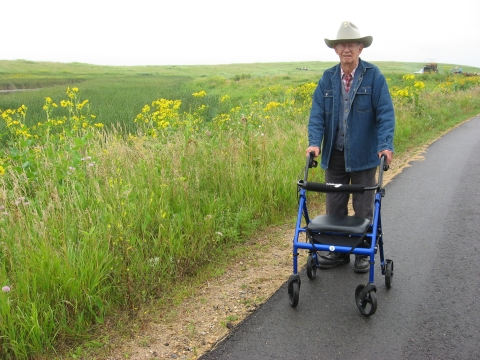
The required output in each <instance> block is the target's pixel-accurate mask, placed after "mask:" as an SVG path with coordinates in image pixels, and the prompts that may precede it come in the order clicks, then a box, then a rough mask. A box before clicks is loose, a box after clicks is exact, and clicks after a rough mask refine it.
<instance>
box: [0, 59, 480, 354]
mask: <svg viewBox="0 0 480 360" xmlns="http://www.w3.org/2000/svg"><path fill="white" fill-rule="evenodd" d="M331 65H333V64H331V63H318V62H312V63H306V64H304V63H302V64H300V65H299V64H295V63H281V64H250V65H248V64H243V65H218V66H170V67H96V66H90V65H85V64H44V63H33V62H27V61H13V62H9V61H0V89H4V90H6V89H10V90H23V89H29V90H28V91H17V92H11V93H0V114H1V119H0V287H2V291H0V357H1V358H4V359H28V358H32V357H33V358H35V357H41V356H42V355H44V354H47V353H52V352H55V350H56V349H59V348H62V349H64V348H66V347H69V346H72V347H73V346H75V345H78V344H82V343H83V342H85V341H93V340H94V338H93V337H92V334H94V332H95V330H96V329H98V328H101V327H102V324H104V323H105V321H106V319H108V318H110V317H112V316H114V315H115V314H118V313H128V314H129V315H130V316H135V315H136V314H138V313H140V312H144V311H146V309H148V308H149V307H151V306H155V305H157V304H160V303H165V302H167V303H168V302H169V301H171V299H172V296H174V294H176V291H177V289H179V288H180V287H181V284H182V282H184V281H185V280H186V279H189V278H191V277H194V276H196V275H198V274H199V273H202V271H205V269H206V268H207V267H209V266H210V267H211V265H212V264H217V263H218V264H222V263H224V262H225V260H226V257H228V256H229V255H228V249H230V248H232V247H234V246H241V244H242V243H243V242H244V241H245V240H246V239H247V238H248V237H250V236H252V234H254V233H255V232H256V231H258V230H260V229H264V228H265V227H267V226H270V225H275V224H282V223H285V222H286V221H287V220H290V219H291V218H292V216H294V215H295V214H294V211H293V209H295V208H296V201H297V198H296V187H295V183H296V181H297V180H298V176H299V173H300V172H301V170H302V169H301V167H302V165H303V162H304V149H305V148H306V145H307V143H306V141H307V136H306V135H307V134H306V125H307V118H308V113H309V108H310V104H311V96H312V94H313V91H314V89H315V87H316V83H317V82H318V79H319V78H320V76H321V74H322V72H323V71H324V70H325V69H326V68H328V67H330V66H331ZM378 65H379V67H380V68H381V70H382V71H383V73H384V74H385V76H386V78H387V80H388V83H389V86H390V92H391V95H392V98H393V101H394V104H395V110H396V116H397V128H396V134H395V148H396V152H397V154H398V156H401V155H402V154H404V153H406V152H410V151H412V150H415V149H418V148H420V147H421V146H422V145H424V144H425V143H428V142H429V141H431V140H432V139H434V138H436V137H438V136H439V135H440V134H442V133H444V132H445V131H447V130H448V129H450V128H452V127H453V126H455V125H457V124H459V123H461V122H462V121H464V120H466V119H468V118H470V117H472V116H474V115H477V114H478V113H480V86H479V85H480V77H478V76H472V77H465V76H462V75H452V74H451V73H450V72H449V71H448V70H449V68H450V67H451V66H449V65H445V66H444V68H443V71H440V72H439V73H438V74H431V75H430V74H422V75H412V74H413V71H414V70H415V69H417V68H419V64H409V63H406V64H404V63H378ZM299 67H301V68H302V69H303V68H306V69H307V70H306V71H305V70H296V68H299ZM464 69H465V72H467V71H469V72H478V71H479V70H478V69H475V68H467V67H464ZM32 89H34V90H32ZM292 211H293V212H292ZM94 342H95V344H96V345H95V346H98V347H101V346H102V345H103V344H102V343H101V341H99V340H98V339H97V340H94Z"/></svg>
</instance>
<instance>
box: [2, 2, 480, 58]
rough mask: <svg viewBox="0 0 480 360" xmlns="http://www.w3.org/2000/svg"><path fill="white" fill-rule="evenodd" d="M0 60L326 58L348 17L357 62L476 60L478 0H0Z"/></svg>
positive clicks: (479, 46) (479, 41) (479, 35)
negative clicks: (359, 47) (365, 39)
mask: <svg viewBox="0 0 480 360" xmlns="http://www.w3.org/2000/svg"><path fill="white" fill-rule="evenodd" d="M1 11H2V21H1V25H2V35H0V36H1V46H0V59H2V60H15V59H25V60H33V61H53V62H82V63H89V64H98V65H196V64H229V63H253V62H289V61H295V62H301V61H336V60H338V57H337V56H336V55H335V53H334V51H333V50H332V49H329V48H327V46H326V45H325V42H324V38H325V37H326V38H335V37H336V34H337V31H338V29H339V27H340V24H341V23H342V21H345V20H348V21H351V22H353V23H354V24H355V25H357V27H358V28H359V29H360V30H361V32H362V36H366V35H371V36H373V44H372V45H371V46H370V47H369V48H367V49H365V50H364V51H363V53H362V56H361V57H362V59H364V60H367V61H372V62H375V61H401V62H427V61H435V62H438V63H448V64H456V65H463V66H465V65H469V66H476V67H480V0H456V1H448V2H446V3H443V2H441V1H424V0H416V1H412V0H402V1H388V0H374V1H368V0H364V1H353V0H343V1H334V0H332V1H322V0H294V1H286V0H276V1H274V0H242V1H228V0H135V1H131V0H123V1H112V0H77V1H65V0H2V5H1Z"/></svg>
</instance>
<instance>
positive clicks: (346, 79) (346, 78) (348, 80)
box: [340, 68, 357, 93]
mask: <svg viewBox="0 0 480 360" xmlns="http://www.w3.org/2000/svg"><path fill="white" fill-rule="evenodd" d="M340 69H341V68H340ZM355 70H357V68H355V69H354V70H353V71H352V73H351V74H350V75H347V74H345V73H344V72H343V70H342V82H343V86H344V87H345V91H346V92H347V93H348V92H349V91H350V87H351V86H352V80H353V77H354V76H355Z"/></svg>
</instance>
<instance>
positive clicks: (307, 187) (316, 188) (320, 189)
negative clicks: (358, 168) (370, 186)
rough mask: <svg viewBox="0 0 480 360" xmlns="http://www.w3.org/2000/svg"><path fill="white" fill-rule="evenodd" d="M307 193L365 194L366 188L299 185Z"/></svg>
mask: <svg viewBox="0 0 480 360" xmlns="http://www.w3.org/2000/svg"><path fill="white" fill-rule="evenodd" d="M299 186H302V187H303V188H304V189H305V190H307V191H316V192H324V193H349V194H353V193H363V192H365V187H364V186H363V185H344V184H322V183H316V182H304V183H302V184H299Z"/></svg>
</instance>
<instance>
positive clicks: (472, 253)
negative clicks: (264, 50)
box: [200, 116, 480, 360]
mask: <svg viewBox="0 0 480 360" xmlns="http://www.w3.org/2000/svg"><path fill="white" fill-rule="evenodd" d="M423 155H424V159H423V160H420V161H415V162H412V163H411V166H410V167H408V168H406V169H405V170H404V171H403V172H402V173H400V174H398V175H397V176H396V177H395V178H394V179H393V180H392V181H391V182H390V183H389V184H387V185H386V196H385V197H384V198H383V200H382V223H383V230H384V243H385V244H384V249H385V257H386V258H390V259H392V260H393V261H394V276H393V281H392V287H391V289H390V290H387V288H386V287H385V280H384V276H382V275H381V271H380V265H376V268H375V284H376V285H377V302H378V308H377V311H376V313H375V314H374V315H373V316H371V317H368V318H367V317H364V316H363V315H361V314H360V312H359V311H358V309H357V307H356V305H355V288H356V287H357V285H359V284H363V283H366V282H367V281H368V274H356V273H354V272H353V267H352V266H353V265H352V262H351V263H350V264H349V265H344V266H341V267H337V268H334V269H329V270H319V271H317V276H316V278H315V279H313V280H309V279H308V278H307V276H306V274H305V269H303V270H302V272H301V274H300V276H301V279H302V284H301V288H300V301H299V304H298V306H297V308H291V307H290V304H289V300H288V295H287V288H286V283H285V284H284V285H283V286H282V287H281V288H280V289H279V290H278V291H277V292H276V293H275V294H274V295H273V296H272V297H271V298H270V299H269V300H268V301H267V302H266V303H265V304H263V305H262V306H261V307H260V308H259V309H258V310H257V311H255V312H254V313H253V314H252V315H250V316H249V317H248V318H247V319H245V320H244V321H243V322H242V323H241V324H239V325H238V326H237V327H236V328H235V329H233V331H232V332H231V334H230V335H229V336H228V337H227V338H226V339H225V340H224V341H223V342H221V343H220V344H218V346H217V347H216V348H215V349H213V350H212V351H210V352H208V353H206V354H204V355H203V356H202V357H201V358H200V359H202V360H210V359H242V360H245V359H262V360H264V359H369V360H371V359H380V358H388V359H442V360H445V359H480V270H479V266H480V235H479V234H480V116H477V117H475V118H473V119H471V120H470V121H468V122H466V123H464V124H462V125H461V126H459V127H457V128H455V129H453V130H452V131H450V132H449V133H448V134H446V135H444V136H443V137H442V138H440V139H439V140H437V141H436V142H434V143H433V144H432V145H430V146H429V147H428V149H427V150H426V152H425V153H424V154H423ZM295 211H296V210H295ZM292 225H293V226H294V225H295V224H292ZM292 236H293V234H292ZM266 250H267V251H269V250H268V249H266ZM352 259H353V256H352ZM376 259H377V264H378V263H379V261H378V259H379V256H378V254H377V257H376ZM302 266H303V265H302ZM285 280H287V279H285Z"/></svg>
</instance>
